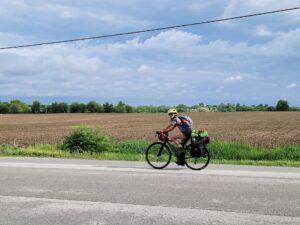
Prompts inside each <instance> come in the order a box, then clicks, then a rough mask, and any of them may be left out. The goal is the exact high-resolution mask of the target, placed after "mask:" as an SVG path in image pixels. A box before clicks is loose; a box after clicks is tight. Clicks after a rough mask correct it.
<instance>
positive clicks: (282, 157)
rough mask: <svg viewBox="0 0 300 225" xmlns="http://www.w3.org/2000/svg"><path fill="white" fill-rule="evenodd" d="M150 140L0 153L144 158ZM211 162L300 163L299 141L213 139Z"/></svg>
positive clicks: (7, 148)
mask: <svg viewBox="0 0 300 225" xmlns="http://www.w3.org/2000/svg"><path fill="white" fill-rule="evenodd" d="M148 145H149V142H147V141H143V140H129V141H125V142H122V143H119V144H116V145H115V147H114V148H113V149H111V150H109V151H104V152H99V153H97V152H92V153H90V152H83V153H79V152H72V153H71V152H69V151H66V150H61V149H60V145H47V144H43V145H40V144H39V145H33V146H29V147H26V148H21V147H13V146H11V145H0V156H29V157H55V158H75V159H98V160H130V161H145V150H146V148H147V146H148ZM209 150H210V152H211V155H212V158H211V163H215V164H235V165H261V166H290V167H300V145H286V146H282V147H277V148H273V149H264V148H256V147H253V146H251V145H246V144H240V143H234V142H219V141H215V142H213V143H211V144H210V145H209Z"/></svg>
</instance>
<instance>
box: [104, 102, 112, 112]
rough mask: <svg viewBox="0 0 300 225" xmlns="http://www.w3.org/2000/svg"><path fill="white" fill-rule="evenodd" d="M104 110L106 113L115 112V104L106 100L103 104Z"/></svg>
mask: <svg viewBox="0 0 300 225" xmlns="http://www.w3.org/2000/svg"><path fill="white" fill-rule="evenodd" d="M103 110H104V112H106V113H110V112H113V111H114V106H113V104H109V103H108V102H105V103H104V104H103Z"/></svg>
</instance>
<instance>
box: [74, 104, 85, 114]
mask: <svg viewBox="0 0 300 225" xmlns="http://www.w3.org/2000/svg"><path fill="white" fill-rule="evenodd" d="M86 111H87V106H86V104H84V103H79V102H74V103H72V104H71V105H70V112H71V113H84V112H86Z"/></svg>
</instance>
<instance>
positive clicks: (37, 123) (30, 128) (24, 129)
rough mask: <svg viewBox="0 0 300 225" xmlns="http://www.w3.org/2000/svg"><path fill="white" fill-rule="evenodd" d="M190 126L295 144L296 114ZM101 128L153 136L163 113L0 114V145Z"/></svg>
mask: <svg viewBox="0 0 300 225" xmlns="http://www.w3.org/2000/svg"><path fill="white" fill-rule="evenodd" d="M186 115H189V116H190V117H191V118H192V119H193V120H194V127H196V128H204V129H206V130H208V132H209V134H210V136H211V137H212V139H213V140H222V141H238V142H241V143H248V144H252V145H254V146H259V147H276V146H280V145H285V144H300V113H299V112H239V113H238V112H235V113H186ZM82 124H86V125H89V126H91V127H93V128H96V127H101V128H102V129H103V130H104V131H105V132H106V133H108V134H109V135H111V136H113V137H116V138H117V139H118V140H120V141H123V140H129V139H145V140H149V141H154V140H155V131H156V130H162V129H163V128H165V127H166V126H167V125H168V124H169V117H168V115H167V114H160V113H157V114H155V113H152V114H151V113H149V114H147V113H140V114H137V113H132V114H104V113H102V114H88V113H85V114H37V115H34V114H22V115H21V114H17V115H12V114H8V115H7V114H5V115H0V144H14V145H18V146H26V145H31V144H46V143H50V144H55V143H61V142H62V140H63V138H64V136H65V135H67V134H69V133H70V131H72V130H73V129H74V128H76V127H78V126H79V125H82Z"/></svg>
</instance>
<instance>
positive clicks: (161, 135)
mask: <svg viewBox="0 0 300 225" xmlns="http://www.w3.org/2000/svg"><path fill="white" fill-rule="evenodd" d="M156 135H157V136H158V139H159V140H161V141H165V139H166V138H167V139H168V132H161V131H156Z"/></svg>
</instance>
